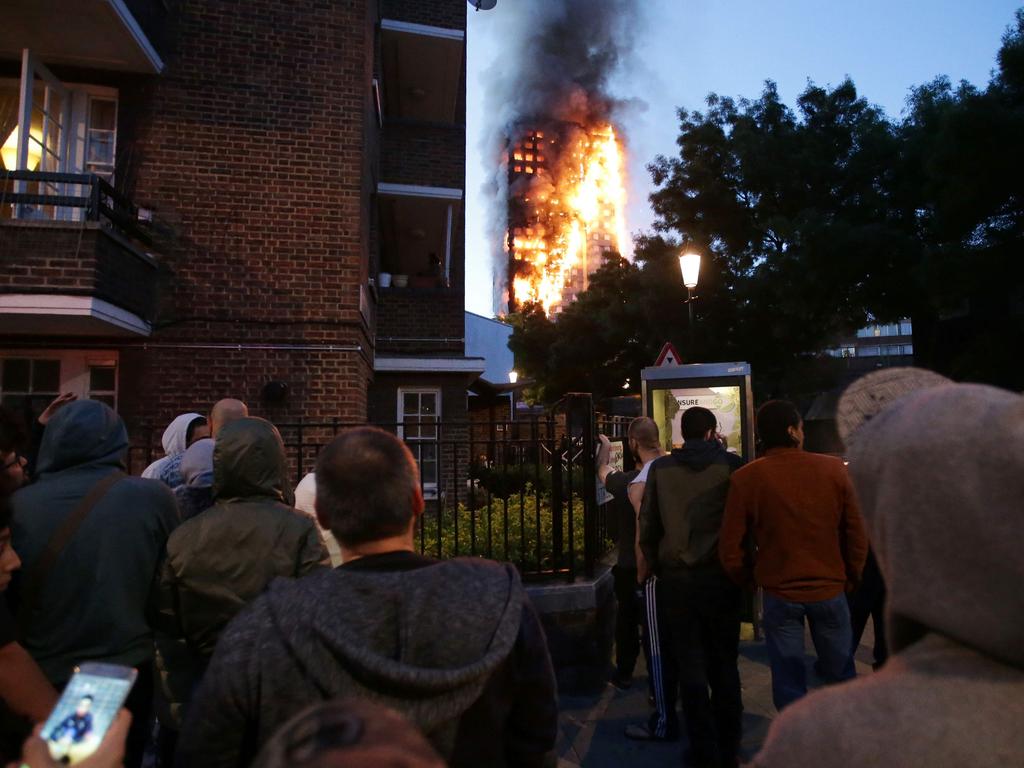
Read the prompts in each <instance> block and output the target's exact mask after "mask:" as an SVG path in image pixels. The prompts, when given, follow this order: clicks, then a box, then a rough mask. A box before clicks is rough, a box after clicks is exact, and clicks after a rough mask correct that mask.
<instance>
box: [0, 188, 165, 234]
mask: <svg viewBox="0 0 1024 768" xmlns="http://www.w3.org/2000/svg"><path fill="white" fill-rule="evenodd" d="M3 174H4V175H3V179H4V183H3V189H2V190H0V216H2V217H3V219H8V220H10V219H14V220H19V221H65V222H68V221H72V222H73V221H83V220H84V221H92V222H106V223H108V224H109V225H110V226H112V227H113V228H114V229H116V230H118V231H120V232H121V233H122V234H124V235H127V236H128V237H130V238H133V239H135V240H138V241H140V242H142V243H145V244H147V245H149V244H151V243H152V236H151V234H150V232H149V231H148V229H147V228H146V227H144V226H141V225H140V223H139V215H138V208H136V207H135V205H133V204H132V203H131V201H130V200H128V198H127V197H125V196H124V195H122V194H121V193H120V192H118V191H117V190H116V189H114V188H113V187H112V186H111V185H110V184H109V183H108V182H107V181H106V180H105V179H102V178H100V177H99V176H97V175H95V174H92V173H50V172H44V171H4V172H3ZM26 188H30V189H29V191H25V190H26ZM32 188H34V191H33V189H32Z"/></svg>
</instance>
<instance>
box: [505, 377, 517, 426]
mask: <svg viewBox="0 0 1024 768" xmlns="http://www.w3.org/2000/svg"><path fill="white" fill-rule="evenodd" d="M517 381H519V371H517V370H516V369H515V368H513V369H512V370H511V371H509V372H508V383H509V384H511V385H512V387H513V388H512V389H511V390H509V393H508V399H509V404H508V405H509V407H508V416H509V420H511V421H515V418H516V390H515V383H516V382H517Z"/></svg>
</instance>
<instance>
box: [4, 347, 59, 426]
mask: <svg viewBox="0 0 1024 768" xmlns="http://www.w3.org/2000/svg"><path fill="white" fill-rule="evenodd" d="M58 394H60V360H52V359H41V358H39V359H34V358H29V357H7V358H4V359H3V361H2V365H0V405H4V406H5V407H7V408H10V409H11V410H13V411H18V412H21V413H22V414H24V416H25V420H26V422H27V423H31V422H33V421H35V419H36V417H37V416H39V414H40V413H42V412H43V409H44V408H46V406H47V404H48V403H49V402H50V401H51V400H53V398H55V397H56V396H57V395H58Z"/></svg>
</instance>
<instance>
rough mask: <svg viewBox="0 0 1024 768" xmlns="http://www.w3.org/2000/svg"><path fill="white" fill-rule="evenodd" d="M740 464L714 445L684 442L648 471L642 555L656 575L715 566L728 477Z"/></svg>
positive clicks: (735, 456)
mask: <svg viewBox="0 0 1024 768" xmlns="http://www.w3.org/2000/svg"><path fill="white" fill-rule="evenodd" d="M741 466H743V459H742V458H740V457H739V456H737V455H736V454H734V453H729V452H728V451H726V450H725V449H724V448H723V447H722V445H721V443H719V442H718V441H716V440H687V441H686V442H685V444H684V445H683V447H682V448H676V449H675V450H673V451H672V453H670V454H669V455H668V456H662V457H661V458H660V459H656V460H655V461H654V463H653V464H651V466H650V468H649V469H648V474H647V486H646V487H645V488H644V500H643V505H642V506H641V507H640V519H639V525H640V549H641V550H642V551H643V553H644V557H646V558H647V562H648V563H651V564H652V565H653V566H654V569H655V571H656V572H657V573H659V574H661V573H664V572H665V571H666V570H673V569H679V568H693V567H696V566H715V565H717V563H718V532H719V530H720V529H721V527H722V514H723V512H724V511H725V498H726V495H727V494H728V492H729V477H730V476H731V475H732V473H733V471H734V470H736V469H739V468H740V467H741Z"/></svg>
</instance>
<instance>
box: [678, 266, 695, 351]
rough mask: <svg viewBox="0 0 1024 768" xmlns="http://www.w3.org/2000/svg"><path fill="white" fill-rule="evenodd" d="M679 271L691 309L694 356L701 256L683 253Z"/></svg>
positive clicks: (691, 343) (691, 348) (691, 341)
mask: <svg viewBox="0 0 1024 768" xmlns="http://www.w3.org/2000/svg"><path fill="white" fill-rule="evenodd" d="M679 271H680V272H682V273H683V285H685V286H686V304H687V305H688V306H689V307H690V326H689V331H690V354H691V355H692V354H693V300H694V298H695V297H694V295H693V289H694V288H696V287H697V277H698V275H699V274H700V254H699V253H692V252H688V253H683V254H681V255H680V256H679Z"/></svg>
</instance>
